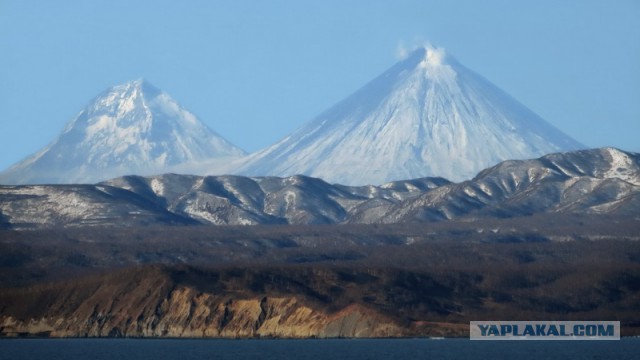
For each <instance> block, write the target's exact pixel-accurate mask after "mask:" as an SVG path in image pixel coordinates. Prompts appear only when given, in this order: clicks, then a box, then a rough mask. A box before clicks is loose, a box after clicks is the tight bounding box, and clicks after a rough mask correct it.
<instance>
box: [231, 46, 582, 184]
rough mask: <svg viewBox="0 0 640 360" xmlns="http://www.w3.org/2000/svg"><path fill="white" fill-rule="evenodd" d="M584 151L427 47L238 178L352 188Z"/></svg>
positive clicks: (255, 160)
mask: <svg viewBox="0 0 640 360" xmlns="http://www.w3.org/2000/svg"><path fill="white" fill-rule="evenodd" d="M582 147H583V146H582V145H581V144H579V143H578V142H576V141H575V140H573V139H571V138H570V137H568V136H567V135H565V134H563V133H562V132H560V131H559V130H558V129H556V128H554V127H553V126H552V125H550V124H549V123H547V122H545V121H544V120H543V119H542V118H540V117H539V116H538V115H536V114H535V113H533V112H532V111H531V110H529V109H527V108H526V107H525V106H523V105H522V104H520V103H519V102H518V101H516V100H515V99H513V98H512V97H510V96H509V95H507V94H506V93H505V92H503V91H502V90H500V89H498V88H497V87H496V86H495V85H493V84H491V83H490V82H489V81H487V80H485V79H484V78H482V77H481V76H479V75H478V74H476V73H474V72H473V71H471V70H469V69H467V68H465V67H464V66H462V65H461V64H460V63H459V62H458V61H457V60H455V59H454V58H453V57H451V56H449V55H447V54H446V53H445V52H444V50H442V49H439V48H433V47H424V48H420V49H418V50H416V51H414V52H413V53H411V54H410V55H409V56H408V57H407V58H406V59H405V60H403V61H401V62H399V63H397V64H396V65H395V66H393V67H391V68H390V69H389V70H387V71H386V72H385V73H383V74H382V75H381V76H379V77H378V78H376V79H374V80H373V81H372V82H370V83H369V84H367V85H366V86H364V87H363V88H361V89H360V90H358V91H357V92H355V93H354V94H352V95H351V96H349V97H348V98H346V99H345V100H343V101H342V102H340V103H338V104H337V105H335V106H334V107H332V108H330V109H329V110H327V111H326V112H324V113H323V114H321V115H320V116H318V117H317V118H315V119H314V120H312V121H311V122H309V123H308V124H307V125H305V126H303V127H302V128H300V129H298V130H297V131H295V132H294V133H292V134H291V135H289V136H287V137H285V138H284V139H282V140H281V141H279V142H278V143H276V144H275V145H273V146H271V147H269V148H266V149H264V150H262V151H260V152H258V153H256V154H254V155H252V156H251V157H250V158H249V159H248V161H247V162H246V163H245V164H244V165H243V166H242V167H241V168H240V170H239V172H240V173H241V174H246V175H277V176H288V175H293V174H304V175H309V176H314V177H320V178H322V179H324V180H326V181H329V182H337V183H341V184H350V185H362V184H381V183H384V182H388V181H393V180H399V179H410V178H418V177H426V176H442V177H445V178H448V179H450V180H453V181H460V180H464V179H468V178H471V177H472V176H473V175H475V174H476V173H477V172H478V171H480V170H482V169H484V168H486V167H488V166H491V165H494V164H496V163H498V162H500V161H503V160H508V159H525V158H534V157H538V156H541V155H544V154H547V153H552V152H558V151H566V150H574V149H578V148H582Z"/></svg>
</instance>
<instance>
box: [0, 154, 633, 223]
mask: <svg viewBox="0 0 640 360" xmlns="http://www.w3.org/2000/svg"><path fill="white" fill-rule="evenodd" d="M639 211H640V154H637V153H628V152H624V151H621V150H617V149H614V148H601V149H592V150H581V151H575V152H568V153H556V154H551V155H546V156H543V157H541V158H538V159H531V160H510V161H506V162H502V163H500V164H498V165H495V166H493V167H491V168H488V169H486V170H483V171H481V172H480V173H479V174H478V175H477V176H476V177H475V178H474V179H472V180H468V181H464V182H460V183H451V182H449V181H448V180H445V179H442V178H422V179H413V180H406V181H398V182H392V183H387V184H384V185H381V186H346V185H339V184H329V183H327V182H326V181H324V180H322V179H317V178H311V177H307V176H302V175H296V176H292V177H288V178H279V177H256V178H250V177H243V176H235V175H225V176H195V175H176V174H165V175H157V176H151V177H141V176H126V177H120V178H116V179H112V180H109V181H105V182H101V183H98V184H95V185H48V186H45V185H42V186H36V185H31V186H0V219H2V223H4V225H3V226H4V227H6V228H33V227H50V226H74V227H75V226H85V225H109V224H113V225H116V224H117V225H118V226H134V225H145V224H146V225H149V224H175V225H178V224H184V225H188V224H214V225H256V224H341V223H363V224H375V223H403V222H433V221H446V220H451V219H460V218H466V219H470V220H474V219H480V218H491V217H494V218H495V217H497V218H503V217H517V216H530V215H533V214H539V213H570V214H619V215H621V216H633V215H635V214H637V213H638V212H639Z"/></svg>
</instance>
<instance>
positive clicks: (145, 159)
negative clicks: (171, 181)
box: [0, 80, 244, 184]
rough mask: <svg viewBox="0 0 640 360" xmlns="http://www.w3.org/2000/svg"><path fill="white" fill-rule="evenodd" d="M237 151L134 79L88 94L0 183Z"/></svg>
mask: <svg viewBox="0 0 640 360" xmlns="http://www.w3.org/2000/svg"><path fill="white" fill-rule="evenodd" d="M242 155H244V152H243V151H242V150H240V149H239V148H237V147H235V146H234V145H232V144H230V143H229V142H228V141H226V140H225V139H223V138H222V137H221V136H219V135H218V134H216V133H215V132H213V131H211V130H210V129H209V128H207V126H206V125H204V124H203V123H202V122H200V121H199V120H198V119H197V118H196V117H195V115H193V114H192V113H190V112H189V111H187V110H185V109H184V108H182V107H181V106H180V105H179V104H178V103H177V102H176V101H175V100H173V99H172V98H171V97H169V95H167V94H166V93H164V92H162V91H160V90H159V89H157V88H155V87H154V86H153V85H151V84H149V83H148V82H146V81H144V80H136V81H132V82H129V83H126V84H123V85H118V86H114V87H112V88H110V89H108V90H106V91H105V92H103V93H102V94H100V95H98V96H97V97H96V98H94V99H93V100H92V101H91V102H90V103H89V104H88V105H87V107H85V108H84V109H83V110H82V111H81V112H80V113H79V114H78V116H76V118H75V119H73V120H72V121H71V122H69V123H68V124H67V126H66V128H65V130H64V131H63V133H62V134H61V135H60V136H59V137H58V138H57V139H56V140H54V141H53V142H52V143H51V144H50V145H48V146H47V147H45V148H44V149H42V150H41V151H39V152H38V153H36V154H35V155H32V156H30V157H28V158H26V159H25V160H23V161H22V162H20V163H18V164H16V165H14V166H13V167H11V168H9V169H8V170H7V171H5V172H3V173H2V174H0V183H4V184H27V183H31V184H33V183H93V182H96V181H101V180H106V179H110V178H114V177H117V176H122V175H126V174H140V175H150V174H155V173H163V172H167V171H169V170H171V169H172V167H175V166H178V165H184V164H188V163H192V162H198V161H202V160H210V159H221V160H226V161H228V160H230V159H235V158H238V157H240V156H242Z"/></svg>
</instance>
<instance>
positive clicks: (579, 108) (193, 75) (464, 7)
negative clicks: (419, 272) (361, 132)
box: [0, 0, 640, 169]
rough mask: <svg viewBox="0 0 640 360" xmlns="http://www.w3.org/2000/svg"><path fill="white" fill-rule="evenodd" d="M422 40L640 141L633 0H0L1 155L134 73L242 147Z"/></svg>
mask: <svg viewBox="0 0 640 360" xmlns="http://www.w3.org/2000/svg"><path fill="white" fill-rule="evenodd" d="M425 41H428V42H430V43H431V44H433V45H436V46H439V47H443V48H444V49H446V51H447V52H448V53H449V54H452V55H453V56H455V57H456V58H457V59H458V60H459V61H460V62H461V63H463V64H464V65H466V66H467V67H468V68H470V69H472V70H474V71H476V72H477V73H479V74H481V75H483V76H484V77H486V78H487V79H489V80H490V81H492V82H493V83H494V84H496V85H498V86H499V87H501V88H502V89H503V90H505V91H506V92H508V93H509V94H511V95H512V96H513V97H515V98H516V99H518V100H520V101H521V102H522V103H524V104H525V105H526V106H528V107H529V108H531V109H532V110H533V111H535V112H536V113H538V114H539V115H541V116H542V117H543V118H545V119H546V120H547V121H548V122H550V123H552V124H554V125H555V126H556V127H558V128H559V129H561V130H562V131H564V132H566V133H567V134H569V135H570V136H572V137H574V138H575V139H577V140H578V141H580V142H582V143H584V144H586V145H587V146H589V147H600V146H616V147H619V148H621V149H623V150H630V151H640V140H638V139H640V1H637V0H592V1H589V0H580V1H578V0H574V1H569V0H565V1H558V0H553V1H547V0H541V1H512V0H502V1H498V0H483V1H473V0H469V1H444V0H443V1H425V0H418V1H409V0H395V1H390V0H389V1H371V0H368V1H365V0H353V1H332V0H323V1H294V0H290V1H269V0H265V1H258V0H253V1H238V0H236V1H143V0H138V1H130V0H127V1H120V0H107V1H80V0H77V1H65V0H56V1H50V0H41V1H33V0H31V1H30V0H21V1H18V0H0V169H4V168H6V167H8V166H9V165H11V164H13V163H15V162H17V161H19V160H21V159H22V158H24V157H26V156H27V155H29V154H31V153H33V152H35V151H37V150H38V149H40V148H42V147H43V146H45V145H46V144H47V143H49V142H50V141H51V140H52V139H53V138H54V137H56V136H57V135H58V134H59V133H60V132H61V131H62V129H63V128H64V125H65V124H66V123H67V122H68V121H69V120H71V119H72V118H73V117H74V116H75V115H76V114H77V113H78V112H79V111H80V110H81V109H82V108H83V107H84V106H85V105H86V104H87V103H88V102H89V101H90V100H91V99H92V98H93V97H94V96H96V95H97V94H99V93H100V92H102V91H103V90H105V89H106V88H108V87H109V86H112V85H115V84H119V83H123V82H126V81H129V80H133V79H137V78H140V77H144V78H146V79H147V80H149V81H150V82H151V83H153V84H155V85H156V86H157V87H159V88H161V89H163V90H164V91H166V92H167V93H169V94H170V95H171V96H172V97H173V98H175V99H176V100H177V101H178V102H179V103H181V104H182V105H183V106H185V107H186V108H187V109H189V110H191V111H192V112H194V113H195V114H196V115H197V116H198V117H199V118H200V119H201V120H203V121H204V122H205V123H207V124H208V125H209V126H210V127H211V128H212V129H214V130H215V131H217V132H218V133H219V134H221V135H222V136H224V137H226V138H227V139H228V140H230V141H231V142H233V143H234V144H236V145H238V146H240V147H242V148H244V149H245V150H247V151H249V152H251V151H255V150H258V149H260V148H262V147H265V146H267V145H270V144H272V143H274V142H275V141H277V140H279V139H280V138H282V137H283V136H285V135H286V134H288V133H289V132H290V131H293V130H294V129H296V128H297V127H299V126H301V125H302V124H303V123H305V122H306V121H308V120H310V119H311V118H313V117H314V116H315V115H318V114H319V113H320V112H322V111H323V110H325V109H326V108H328V107H330V106H331V105H333V104H334V103H336V102H337V101H339V100H341V99H342V98H344V97H345V96H347V95H349V94H350V93H351V92H353V91H355V90H357V89H358V88H359V87H361V86H362V85H364V84H365V83H366V82H368V81H369V80H371V79H373V78H374V77H375V76H377V75H379V74H380V73H381V72H383V71H384V70H386V69H387V68H388V67H390V66H391V65H393V64H394V63H395V62H396V60H397V59H396V56H397V55H396V54H397V49H398V48H399V47H401V46H405V47H410V46H412V45H413V44H418V43H422V42H425Z"/></svg>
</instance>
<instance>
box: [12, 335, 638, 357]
mask: <svg viewBox="0 0 640 360" xmlns="http://www.w3.org/2000/svg"><path fill="white" fill-rule="evenodd" d="M639 354H640V339H639V338H623V339H622V340H619V341H470V340H468V339H444V340H430V339H354V340H348V339H336V340H182V339H3V340H0V359H13V360H16V359H47V360H57V359H65V360H75V359H78V360H80V359H82V360H85V359H88V360H102V359H125V360H127V359H131V360H145V359H149V360H151V359H153V360H155V359H207V360H210V359H214V360H215V359H234V360H242V359H262V360H270V359H300V360H311V359H332V360H342V359H353V360H377V359H394V360H395V359H536V360H541V359H546V360H552V359H563V360H565V359H638V358H639V356H640V355H639Z"/></svg>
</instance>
